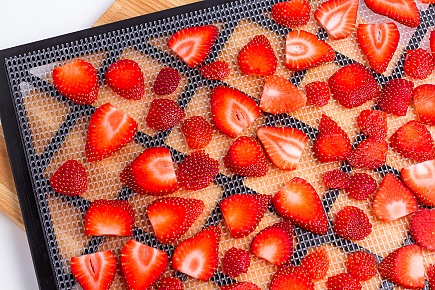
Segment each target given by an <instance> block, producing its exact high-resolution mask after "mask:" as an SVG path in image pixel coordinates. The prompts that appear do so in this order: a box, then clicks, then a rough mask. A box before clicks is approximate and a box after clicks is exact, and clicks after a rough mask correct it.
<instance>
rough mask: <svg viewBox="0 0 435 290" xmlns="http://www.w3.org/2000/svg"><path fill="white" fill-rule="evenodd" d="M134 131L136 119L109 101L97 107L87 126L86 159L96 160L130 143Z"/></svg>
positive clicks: (134, 133)
mask: <svg viewBox="0 0 435 290" xmlns="http://www.w3.org/2000/svg"><path fill="white" fill-rule="evenodd" d="M136 132H137V123H136V121H135V120H134V119H133V118H131V117H130V116H128V115H127V114H125V113H124V112H122V111H121V110H119V109H117V108H116V107H114V106H112V105H111V104H110V103H106V104H104V105H102V106H101V107H99V108H97V109H96V110H95V112H94V114H92V117H91V119H90V121H89V126H88V136H87V140H86V157H87V159H88V161H98V160H102V159H104V158H107V157H109V156H111V155H112V154H113V153H115V152H116V151H118V150H119V149H121V148H122V147H124V146H125V145H127V144H128V143H130V142H131V141H132V140H133V138H134V136H135V135H136Z"/></svg>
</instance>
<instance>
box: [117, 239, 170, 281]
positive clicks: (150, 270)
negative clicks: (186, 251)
mask: <svg viewBox="0 0 435 290" xmlns="http://www.w3.org/2000/svg"><path fill="white" fill-rule="evenodd" d="M120 260H121V269H122V273H123V274H124V278H125V281H126V282H127V285H128V288H129V289H147V288H148V287H150V286H151V285H153V284H154V283H155V282H156V281H157V279H159V277H160V276H161V275H162V274H163V273H164V272H165V270H166V266H167V265H168V254H166V252H164V251H162V250H159V249H156V248H153V247H150V246H148V245H145V244H142V243H140V242H138V241H135V240H129V241H128V242H127V243H125V245H124V247H123V248H122V251H121V257H120Z"/></svg>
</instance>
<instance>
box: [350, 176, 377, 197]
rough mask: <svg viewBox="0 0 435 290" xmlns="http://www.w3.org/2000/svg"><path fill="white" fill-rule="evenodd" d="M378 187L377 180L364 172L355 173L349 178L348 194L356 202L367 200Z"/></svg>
mask: <svg viewBox="0 0 435 290" xmlns="http://www.w3.org/2000/svg"><path fill="white" fill-rule="evenodd" d="M377 187H378V184H377V183H376V180H375V179H374V178H373V177H372V176H371V175H369V174H367V173H364V172H359V173H353V174H351V175H350V177H349V187H348V188H347V193H348V194H349V197H350V198H353V199H356V200H367V199H368V198H369V197H370V196H371V195H372V194H373V193H374V192H375V191H376V188H377Z"/></svg>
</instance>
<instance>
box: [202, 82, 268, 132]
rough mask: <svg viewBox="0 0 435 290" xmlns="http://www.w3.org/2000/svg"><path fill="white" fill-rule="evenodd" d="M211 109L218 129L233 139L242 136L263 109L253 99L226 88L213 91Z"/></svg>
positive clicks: (220, 87)
mask: <svg viewBox="0 0 435 290" xmlns="http://www.w3.org/2000/svg"><path fill="white" fill-rule="evenodd" d="M210 107H211V113H212V118H213V122H214V124H215V125H216V127H217V128H218V129H219V130H220V131H222V132H223V133H224V134H226V135H228V136H229V137H231V138H236V137H237V136H238V135H240V134H241V133H242V132H243V131H244V130H245V129H246V128H248V127H249V126H250V125H251V124H252V123H253V122H254V121H255V119H257V118H258V117H259V116H260V115H261V109H260V107H259V106H258V105H257V103H256V102H255V101H254V100H253V99H251V98H250V97H248V96H247V95H245V94H244V93H242V92H240V91H238V90H236V89H232V88H229V87H224V86H218V87H215V88H214V89H213V91H212V92H211V95H210Z"/></svg>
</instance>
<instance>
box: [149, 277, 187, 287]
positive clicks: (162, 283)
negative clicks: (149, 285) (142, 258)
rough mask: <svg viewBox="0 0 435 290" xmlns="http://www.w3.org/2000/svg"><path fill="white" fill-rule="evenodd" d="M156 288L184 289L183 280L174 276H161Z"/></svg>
mask: <svg viewBox="0 0 435 290" xmlns="http://www.w3.org/2000/svg"><path fill="white" fill-rule="evenodd" d="M156 289H157V290H184V285H183V282H181V280H180V279H178V278H175V277H163V278H161V279H160V280H159V282H158V283H157V287H156Z"/></svg>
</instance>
